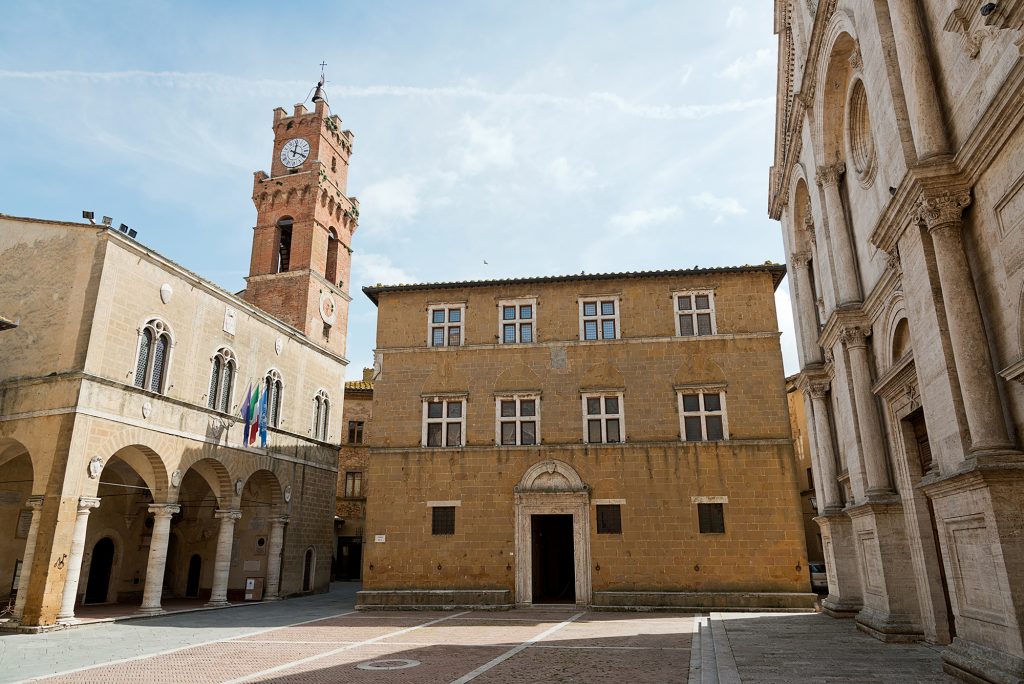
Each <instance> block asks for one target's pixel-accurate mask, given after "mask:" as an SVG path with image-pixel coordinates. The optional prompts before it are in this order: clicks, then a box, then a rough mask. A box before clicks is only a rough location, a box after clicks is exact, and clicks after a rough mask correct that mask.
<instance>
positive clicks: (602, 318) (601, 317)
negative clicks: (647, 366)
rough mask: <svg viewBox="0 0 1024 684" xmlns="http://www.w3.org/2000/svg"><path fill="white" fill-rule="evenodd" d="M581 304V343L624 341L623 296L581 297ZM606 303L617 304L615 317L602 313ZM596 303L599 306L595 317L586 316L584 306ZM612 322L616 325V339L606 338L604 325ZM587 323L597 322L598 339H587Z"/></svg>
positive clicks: (579, 300)
mask: <svg viewBox="0 0 1024 684" xmlns="http://www.w3.org/2000/svg"><path fill="white" fill-rule="evenodd" d="M578 302H579V322H580V341H581V342H606V341H608V340H620V339H622V297H621V295H590V296H586V297H580V298H579V299H578ZM606 302H612V303H614V304H615V313H614V314H613V315H610V316H609V315H606V314H602V313H601V305H602V304H604V303H606ZM590 303H594V304H596V305H597V313H596V314H595V315H594V316H585V315H584V306H585V305H586V304H590ZM608 320H611V321H614V323H615V337H604V336H603V335H604V326H603V323H604V322H606V321H608ZM587 321H596V322H597V334H598V336H597V338H595V339H593V340H588V339H587V332H586V325H587Z"/></svg>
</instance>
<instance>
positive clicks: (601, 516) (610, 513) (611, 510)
mask: <svg viewBox="0 0 1024 684" xmlns="http://www.w3.org/2000/svg"><path fill="white" fill-rule="evenodd" d="M597 533H598V534H622V510H621V508H620V507H619V505H618V504H598V506H597Z"/></svg>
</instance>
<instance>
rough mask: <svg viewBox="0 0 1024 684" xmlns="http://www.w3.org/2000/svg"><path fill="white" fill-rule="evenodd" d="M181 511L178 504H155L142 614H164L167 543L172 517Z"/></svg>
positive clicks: (151, 509)
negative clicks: (163, 595) (163, 597)
mask: <svg viewBox="0 0 1024 684" xmlns="http://www.w3.org/2000/svg"><path fill="white" fill-rule="evenodd" d="M180 510H181V506H178V505H176V504H153V505H152V506H150V507H149V512H150V513H152V514H153V536H151V537H150V539H149V563H148V564H147V565H146V586H145V588H144V589H143V591H142V606H141V607H140V608H139V612H140V613H146V614H150V615H156V614H159V613H162V612H164V609H163V608H161V607H160V596H161V594H163V591H164V570H165V569H166V568H167V542H168V541H170V539H171V516H172V515H174V514H175V513H177V512H178V511H180Z"/></svg>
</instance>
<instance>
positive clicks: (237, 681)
mask: <svg viewBox="0 0 1024 684" xmlns="http://www.w3.org/2000/svg"><path fill="white" fill-rule="evenodd" d="M469 612H470V611H468V610H464V611H462V612H461V613H455V614H454V615H446V616H444V617H442V618H438V619H436V620H431V621H430V622H424V623H423V624H422V625H414V626H412V627H406V628H405V629H400V630H398V631H397V632H388V633H387V634H381V635H380V636H376V637H373V638H372V639H366V640H365V641H356V642H354V643H349V644H346V645H345V646H342V647H340V648H336V649H334V650H331V651H327V652H326V653H318V654H316V655H312V656H308V657H306V658H300V659H299V660H293V661H291V662H290V663H284V664H282V665H277V666H275V667H270V668H267V669H266V670H263V671H261V672H252V673H250V674H247V675H245V676H244V677H239V678H238V679H229V680H227V681H224V682H221V684H241V683H242V682H248V681H252V680H254V679H256V678H257V677H263V676H265V675H269V674H274V673H275V672H281V671H282V670H290V669H292V668H293V667H298V666H299V665H305V664H306V663H312V662H314V661H317V660H321V659H323V658H328V657H330V656H332V655H335V654H338V653H342V652H343V651H351V650H352V649H353V648H359V647H360V646H368V645H370V644H375V643H377V642H378V641H383V640H384V639H388V638H390V637H396V636H399V635H401V634H408V633H409V632H413V631H416V630H417V629H423V628H424V627H430V626H431V625H436V624H437V623H439V622H444V621H445V620H451V619H453V618H457V617H459V616H460V615H466V614H467V613H469ZM582 614H583V613H580V615H582ZM257 643H259V642H257Z"/></svg>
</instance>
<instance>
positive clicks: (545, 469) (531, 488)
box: [515, 459, 590, 493]
mask: <svg viewBox="0 0 1024 684" xmlns="http://www.w3.org/2000/svg"><path fill="white" fill-rule="evenodd" d="M515 491H516V492H517V493H518V492H588V491H590V487H589V486H587V485H586V484H585V483H584V482H583V480H582V479H580V476H579V475H578V474H577V473H576V471H575V470H574V469H573V467H572V466H570V465H569V464H568V463H563V462H562V461H556V460H554V459H549V460H547V461H541V462H540V463H537V464H534V465H533V466H531V467H530V469H529V470H527V471H526V472H525V473H524V474H523V477H522V479H521V480H520V481H519V484H517V485H516V486H515Z"/></svg>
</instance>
